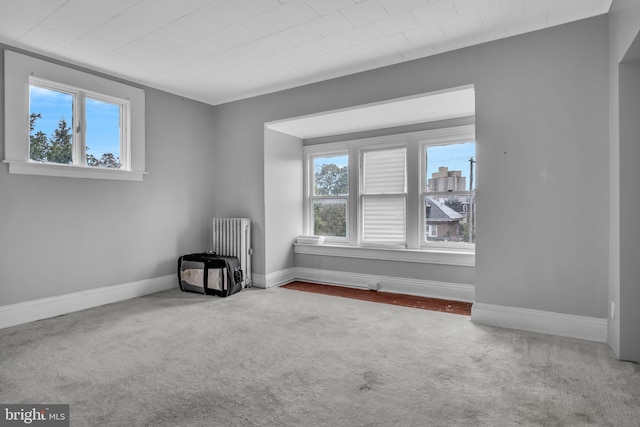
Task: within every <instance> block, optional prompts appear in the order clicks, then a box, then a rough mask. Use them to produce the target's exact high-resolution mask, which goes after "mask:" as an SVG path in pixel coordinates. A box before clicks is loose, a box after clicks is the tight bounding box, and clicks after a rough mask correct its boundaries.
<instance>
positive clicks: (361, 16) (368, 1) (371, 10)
mask: <svg viewBox="0 0 640 427" xmlns="http://www.w3.org/2000/svg"><path fill="white" fill-rule="evenodd" d="M340 12H341V13H342V14H343V15H344V16H345V17H346V18H347V19H348V20H349V22H351V23H352V24H353V25H354V26H355V27H359V26H361V25H365V24H368V23H370V22H374V21H378V20H380V19H384V18H386V17H388V16H389V14H388V13H387V11H386V9H385V8H384V7H382V5H381V4H380V2H378V0H365V1H363V2H362V3H358V4H355V5H353V6H349V7H347V8H344V9H342V10H341V11H340Z"/></svg>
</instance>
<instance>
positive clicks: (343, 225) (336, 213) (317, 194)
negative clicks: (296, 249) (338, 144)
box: [307, 151, 349, 242]
mask: <svg viewBox="0 0 640 427" xmlns="http://www.w3.org/2000/svg"><path fill="white" fill-rule="evenodd" d="M308 165H309V173H308V176H309V179H308V181H309V183H310V186H309V189H308V190H307V193H308V194H309V197H308V201H309V204H308V207H307V210H308V212H309V215H308V218H309V219H310V224H312V225H311V226H310V228H312V229H313V234H314V235H316V236H323V237H325V239H327V240H329V241H337V242H346V241H347V239H348V237H349V233H348V228H349V227H348V226H349V220H348V218H349V215H348V213H349V154H348V153H347V152H344V151H342V152H335V153H326V154H323V155H318V156H310V157H309V160H308Z"/></svg>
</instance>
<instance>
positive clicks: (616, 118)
mask: <svg viewBox="0 0 640 427" xmlns="http://www.w3.org/2000/svg"><path fill="white" fill-rule="evenodd" d="M609 31H610V33H609V50H610V64H609V88H610V98H609V100H610V110H609V114H610V123H611V128H610V157H609V167H610V194H609V202H610V203H609V206H610V216H609V218H610V224H609V226H610V240H609V242H610V253H609V262H610V267H609V299H610V301H611V302H612V303H613V304H614V305H615V307H617V309H616V310H615V314H614V316H613V319H610V321H609V333H608V341H609V345H610V346H611V348H612V349H613V351H614V352H615V354H616V355H617V356H618V357H620V358H621V359H626V360H634V361H636V362H640V333H639V332H638V324H640V312H639V311H638V305H639V304H640V279H639V277H640V269H639V268H640V267H639V266H640V259H638V254H640V234H639V233H640V232H639V230H640V227H638V221H637V218H638V215H637V212H638V210H639V209H640V196H638V190H637V185H638V182H640V171H639V169H638V163H639V162H640V143H639V142H638V141H640V127H639V125H638V116H639V115H640V105H639V103H638V102H639V101H638V100H639V99H640V65H639V61H638V60H639V58H640V37H639V32H640V4H638V2H637V1H634V0H615V1H614V2H613V5H612V7H611V10H610V13H609Z"/></svg>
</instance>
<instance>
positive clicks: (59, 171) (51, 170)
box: [4, 160, 146, 181]
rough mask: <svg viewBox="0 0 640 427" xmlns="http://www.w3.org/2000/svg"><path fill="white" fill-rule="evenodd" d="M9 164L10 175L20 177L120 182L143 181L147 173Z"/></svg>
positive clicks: (36, 164) (94, 168)
mask: <svg viewBox="0 0 640 427" xmlns="http://www.w3.org/2000/svg"><path fill="white" fill-rule="evenodd" d="M4 163H8V164H9V173H12V174H19V175H40V176H58V177H68V178H90V179H110V180H118V181H142V178H143V177H144V175H146V172H139V171H124V170H118V169H108V168H97V167H84V166H73V165H56V164H52V163H37V162H23V161H16V160H5V161H4Z"/></svg>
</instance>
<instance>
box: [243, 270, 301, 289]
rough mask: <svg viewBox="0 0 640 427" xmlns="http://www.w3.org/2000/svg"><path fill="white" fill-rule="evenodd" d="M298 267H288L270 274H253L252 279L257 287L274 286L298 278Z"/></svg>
mask: <svg viewBox="0 0 640 427" xmlns="http://www.w3.org/2000/svg"><path fill="white" fill-rule="evenodd" d="M296 270H297V269H296V268H295V267H292V268H287V269H284V270H280V271H276V272H273V273H268V274H252V275H251V280H252V283H253V287H255V288H262V289H266V288H273V287H275V286H281V285H285V284H287V283H289V282H293V281H294V280H296Z"/></svg>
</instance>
